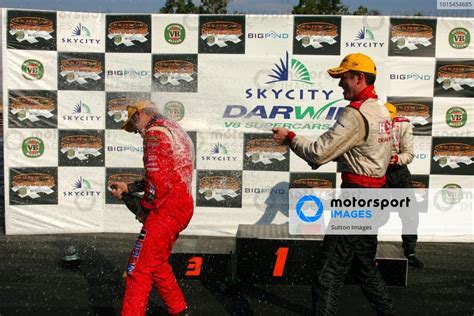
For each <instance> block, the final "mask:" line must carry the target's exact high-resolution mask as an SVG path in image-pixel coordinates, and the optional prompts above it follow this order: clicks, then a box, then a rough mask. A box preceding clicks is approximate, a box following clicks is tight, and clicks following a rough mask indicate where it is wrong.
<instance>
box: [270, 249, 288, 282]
mask: <svg viewBox="0 0 474 316" xmlns="http://www.w3.org/2000/svg"><path fill="white" fill-rule="evenodd" d="M288 249H289V248H288V247H280V248H278V250H277V251H276V252H275V255H276V260H275V267H274V268H273V274H272V276H274V277H281V276H283V271H284V270H285V264H286V257H288Z"/></svg>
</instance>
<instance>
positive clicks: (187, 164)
mask: <svg viewBox="0 0 474 316" xmlns="http://www.w3.org/2000/svg"><path fill="white" fill-rule="evenodd" d="M127 110H128V114H129V116H128V120H127V121H126V122H125V124H124V125H123V126H122V128H123V129H125V130H126V131H128V132H135V133H140V135H141V136H142V138H143V146H144V156H143V162H144V166H145V178H144V181H141V182H135V183H131V184H128V185H127V184H126V183H124V182H114V183H112V184H111V187H112V188H113V189H112V194H113V195H114V196H115V197H117V198H122V194H124V195H125V194H126V193H133V192H144V195H143V197H142V198H141V200H140V206H141V208H142V210H141V211H140V213H142V214H143V213H145V214H146V216H144V217H142V218H141V219H142V222H144V225H143V227H142V229H141V232H140V235H139V237H138V239H137V241H136V242H135V246H134V248H133V251H132V253H131V255H130V260H129V263H128V268H127V277H126V289H125V296H124V301H123V306H122V315H145V312H146V309H147V305H148V296H149V294H150V292H151V289H152V285H154V286H155V287H156V289H157V290H158V293H159V294H160V296H161V298H162V299H163V302H164V304H165V305H166V308H167V309H168V312H169V314H170V315H180V314H184V313H185V311H186V310H187V305H186V300H185V298H184V296H183V293H182V291H181V289H180V287H179V285H178V283H177V281H176V278H175V276H174V274H173V271H172V269H171V266H170V264H169V262H168V258H169V256H170V253H171V248H172V246H173V244H174V242H175V241H176V239H177V238H178V235H179V233H180V232H181V231H182V230H183V229H185V228H186V226H187V225H188V223H189V221H190V220H191V217H192V215H193V208H194V202H193V198H192V195H191V181H192V172H193V162H194V150H193V144H192V142H191V140H190V138H189V137H188V135H187V134H186V132H185V131H184V130H183V129H182V128H181V127H180V126H179V125H178V124H177V123H175V122H173V121H170V120H167V119H166V118H164V117H163V116H161V115H160V114H158V113H157V112H156V110H155V109H154V108H153V103H151V102H149V101H143V100H141V101H137V102H136V103H134V104H133V106H129V107H128V109H127ZM139 220H140V218H139Z"/></svg>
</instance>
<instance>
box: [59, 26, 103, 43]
mask: <svg viewBox="0 0 474 316" xmlns="http://www.w3.org/2000/svg"><path fill="white" fill-rule="evenodd" d="M61 41H62V42H63V43H64V44H95V45H98V44H99V43H100V41H101V40H100V39H99V38H93V37H92V35H91V31H90V30H89V29H88V28H87V27H86V26H84V25H82V23H79V24H78V25H76V27H74V29H73V30H72V32H71V37H63V38H62V39H61Z"/></svg>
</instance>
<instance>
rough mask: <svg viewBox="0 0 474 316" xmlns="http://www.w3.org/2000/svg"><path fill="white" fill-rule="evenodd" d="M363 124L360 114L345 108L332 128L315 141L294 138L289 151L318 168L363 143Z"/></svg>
mask: <svg viewBox="0 0 474 316" xmlns="http://www.w3.org/2000/svg"><path fill="white" fill-rule="evenodd" d="M364 138H365V123H364V120H363V118H362V114H361V113H360V112H359V111H358V110H356V109H353V108H351V107H346V108H345V109H344V112H343V113H342V114H341V116H340V117H339V119H338V120H337V121H336V123H335V124H334V126H332V127H331V128H330V129H329V130H327V131H326V132H325V133H324V134H322V135H321V136H320V137H319V138H318V139H317V140H316V141H311V140H308V139H306V138H304V137H302V136H295V137H294V138H293V141H292V142H291V149H292V150H293V151H294V152H295V154H297V155H298V156H299V157H301V158H302V159H304V160H305V161H307V162H308V163H309V164H310V165H313V166H314V165H315V166H319V165H322V164H325V163H327V162H329V161H331V160H335V159H336V158H337V157H339V156H341V155H342V154H344V153H345V152H347V151H348V150H349V149H351V148H352V147H354V146H355V145H357V144H360V143H361V142H363V141H364Z"/></svg>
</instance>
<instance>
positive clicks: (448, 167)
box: [2, 9, 474, 240]
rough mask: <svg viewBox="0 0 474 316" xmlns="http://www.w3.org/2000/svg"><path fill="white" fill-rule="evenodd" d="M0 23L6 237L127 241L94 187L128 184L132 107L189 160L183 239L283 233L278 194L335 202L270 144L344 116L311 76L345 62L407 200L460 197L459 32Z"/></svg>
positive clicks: (473, 141) (408, 26) (463, 140)
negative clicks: (392, 149)
mask: <svg viewBox="0 0 474 316" xmlns="http://www.w3.org/2000/svg"><path fill="white" fill-rule="evenodd" d="M2 21H3V32H4V33H3V41H2V53H3V69H4V70H5V71H4V80H3V103H4V110H3V111H4V126H5V134H4V135H5V136H4V139H5V146H4V149H5V163H4V171H5V202H6V203H5V204H6V206H5V208H6V232H7V234H46V233H77V232H84V233H85V232H136V231H137V230H138V227H139V223H138V222H136V221H135V219H134V216H133V214H131V213H130V212H129V211H128V210H127V209H126V207H125V206H124V205H123V204H122V202H121V201H118V200H115V199H114V198H113V197H112V196H111V194H110V192H109V191H108V189H107V187H108V184H109V183H110V182H111V181H115V180H123V181H128V182H131V181H135V180H138V179H141V177H142V175H143V165H142V154H143V145H142V142H141V139H140V137H139V136H137V135H132V134H128V133H126V132H124V131H123V130H121V129H120V126H121V124H122V123H123V121H124V120H126V118H127V112H126V106H127V105H128V104H130V103H131V102H133V100H136V99H141V98H149V99H151V100H152V101H154V102H155V103H156V105H157V106H158V108H159V110H160V111H161V112H162V113H163V114H164V115H166V116H168V117H169V118H171V119H173V120H175V121H177V122H179V124H181V125H182V126H183V127H184V128H185V129H186V130H187V131H188V133H189V135H190V137H191V139H192V140H193V142H194V145H195V149H196V171H195V174H194V181H193V194H194V198H195V214H194V217H193V219H192V221H191V224H190V225H189V227H188V228H187V230H186V231H185V233H186V234H193V235H217V236H234V235H235V233H236V230H237V227H238V225H239V224H283V223H287V222H288V220H289V214H288V194H289V190H290V188H336V187H338V186H339V185H340V181H341V180H340V174H339V168H338V166H337V164H336V163H334V162H333V163H329V164H327V165H325V166H323V167H321V168H320V169H318V170H317V172H314V171H312V170H311V168H310V167H309V166H308V165H307V164H306V163H305V162H304V161H302V160H301V159H299V158H298V157H296V156H295V155H294V154H293V153H291V152H290V151H289V149H288V148H287V147H285V146H277V145H276V144H275V143H273V142H272V140H271V128H272V127H276V126H283V127H287V128H289V129H291V130H293V131H294V132H295V133H297V134H301V135H305V136H307V137H309V138H312V139H317V137H318V136H319V135H321V134H322V133H324V132H325V131H326V130H327V129H328V128H329V127H331V126H332V125H333V124H334V123H335V120H336V119H337V117H338V115H340V113H341V111H343V110H344V107H345V106H346V105H347V101H345V100H344V99H343V97H342V90H341V88H340V87H339V86H338V81H337V80H335V79H332V78H330V77H329V76H328V74H327V72H326V70H327V69H328V68H331V67H334V66H337V65H338V64H339V63H340V61H341V59H342V57H343V56H345V55H346V54H348V53H353V52H362V53H364V54H367V55H369V56H371V57H372V58H373V59H374V61H375V62H376V64H377V69H378V75H377V81H376V84H375V86H376V91H377V94H378V95H379V97H380V99H381V100H380V101H381V102H386V101H390V102H392V103H393V104H395V105H396V106H397V108H398V112H399V115H400V116H403V117H407V118H409V119H410V121H411V123H412V125H413V127H414V134H415V136H414V138H415V159H414V161H413V163H412V164H411V165H410V166H409V167H410V170H411V172H412V174H413V184H414V185H415V186H416V187H422V188H430V187H432V188H443V187H448V188H457V187H459V188H466V189H468V188H472V187H473V180H472V179H473V177H472V175H473V174H474V164H472V162H473V158H474V127H473V126H474V125H473V124H472V117H473V115H474V102H473V97H474V58H473V56H474V45H473V43H472V42H473V40H472V39H471V35H472V34H471V32H472V30H473V29H474V20H473V19H468V18H462V19H461V18H438V19H436V18H414V17H413V18H411V17H409V18H395V17H387V16H381V17H378V16H377V17H376V16H373V17H356V16H347V17H346V16H342V17H340V16H290V15H288V16H259V15H223V16H211V15H159V14H156V15H155V14H152V15H150V14H136V15H120V14H99V13H78V12H53V11H25V10H16V9H3V10H2ZM213 181H218V182H219V186H217V185H216V183H213ZM465 237H466V236H459V237H458V238H455V239H454V240H466V238H465ZM433 238H436V237H433ZM450 240H453V239H450Z"/></svg>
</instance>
